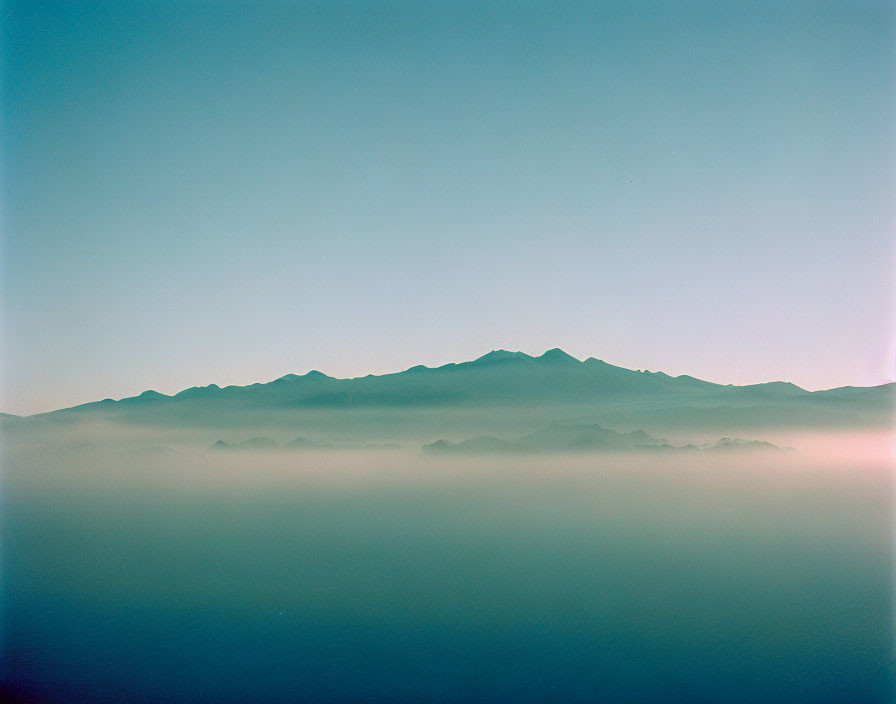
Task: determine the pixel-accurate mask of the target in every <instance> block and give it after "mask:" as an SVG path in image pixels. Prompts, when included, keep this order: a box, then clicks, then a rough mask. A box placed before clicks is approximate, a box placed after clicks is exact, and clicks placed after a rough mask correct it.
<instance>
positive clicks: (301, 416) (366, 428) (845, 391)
mask: <svg viewBox="0 0 896 704" xmlns="http://www.w3.org/2000/svg"><path fill="white" fill-rule="evenodd" d="M893 408H894V384H885V385H882V386H877V387H868V388H856V387H842V388H839V389H831V390H826V391H816V392H810V391H807V390H805V389H802V388H800V387H798V386H796V385H794V384H791V383H787V382H770V383H765V384H753V385H748V386H733V385H722V384H715V383H711V382H708V381H703V380H700V379H697V378H694V377H692V376H688V375H681V376H676V377H672V376H670V375H668V374H665V373H663V372H660V371H655V372H651V371H634V370H631V369H625V368H623V367H617V366H614V365H612V364H608V363H606V362H603V361H601V360H599V359H595V358H593V357H589V358H588V359H586V360H584V361H579V360H577V359H576V358H574V357H572V356H571V355H569V354H567V353H565V352H564V351H562V350H560V349H552V350H548V351H547V352H545V353H544V354H543V355H541V356H540V357H533V356H530V355H528V354H525V353H523V352H508V351H506V350H495V351H492V352H489V353H488V354H486V355H483V356H482V357H479V358H478V359H475V360H473V361H469V362H462V363H459V364H453V363H452V364H446V365H443V366H440V367H426V366H423V365H418V366H415V367H411V368H410V369H407V370H406V371H403V372H398V373H394V374H384V375H380V376H374V375H367V376H364V377H358V378H354V379H336V378H333V377H330V376H327V375H326V374H323V373H322V372H319V371H316V370H315V371H311V372H308V373H307V374H303V375H296V374H287V375H285V376H283V377H280V378H279V379H275V380H274V381H271V382H268V383H255V384H250V385H248V386H225V387H221V386H218V385H216V384H210V385H208V386H202V387H191V388H188V389H184V390H183V391H181V392H179V393H177V394H174V395H173V396H167V395H165V394H161V393H158V392H156V391H152V390H149V391H145V392H143V393H142V394H140V395H138V396H134V397H131V398H124V399H121V400H119V401H115V400H112V399H105V400H103V401H98V402H94V403H88V404H84V405H81V406H76V407H73V408H68V409H62V410H59V411H54V412H51V413H45V414H40V415H36V416H30V417H28V418H26V419H20V418H16V417H9V416H5V417H4V418H3V425H4V426H5V427H7V428H10V427H12V426H15V425H18V424H19V423H20V422H22V421H23V420H24V421H30V422H41V423H47V422H48V423H52V424H54V425H55V424H58V423H63V424H64V423H70V422H75V423H80V422H89V423H98V422H99V423H130V424H139V425H144V424H145V425H163V426H178V425H190V426H204V427H225V426H226V427H245V428H248V427H253V428H260V429H262V432H263V431H264V429H265V428H270V427H274V426H278V427H282V428H284V434H286V433H287V430H286V429H288V428H292V429H295V430H298V431H299V432H302V433H306V432H310V433H313V434H314V435H316V436H317V437H326V438H327V440H331V439H336V440H337V441H338V442H346V441H349V442H355V441H371V440H377V441H378V440H380V439H383V438H384V433H386V432H387V431H390V433H391V434H390V435H389V437H387V438H385V439H389V440H391V439H397V438H398V437H399V436H402V435H407V434H418V435H419V434H421V433H422V434H430V433H433V432H438V431H439V430H440V429H443V428H447V426H448V425H450V426H451V428H452V429H456V430H457V432H458V433H460V432H465V433H466V432H467V431H470V430H473V431H475V429H476V428H478V427H482V426H483V424H485V425H488V426H489V429H490V431H491V432H495V431H501V432H496V434H498V435H500V434H508V433H519V432H520V431H525V430H528V431H532V430H533V429H538V428H540V427H543V426H544V425H546V424H548V423H550V422H551V421H555V420H560V421H563V422H565V423H567V424H569V423H592V424H594V423H600V424H603V425H609V426H612V427H616V428H620V429H626V428H628V429H635V428H646V429H650V430H653V429H656V428H682V429H694V428H718V429H723V430H725V431H726V432H729V430H728V429H736V428H740V427H758V426H775V425H779V424H789V425H800V426H830V425H852V426H889V424H890V423H891V422H892V419H893ZM502 423H503V424H505V425H506V427H499V426H501V424H502ZM391 431H394V432H391ZM256 432H257V431H256ZM469 434H472V433H469ZM295 435H296V433H293V435H292V437H295ZM430 437H432V435H431V434H430ZM288 440H289V437H288V436H287V437H281V438H280V442H281V443H285V442H287V441H288Z"/></svg>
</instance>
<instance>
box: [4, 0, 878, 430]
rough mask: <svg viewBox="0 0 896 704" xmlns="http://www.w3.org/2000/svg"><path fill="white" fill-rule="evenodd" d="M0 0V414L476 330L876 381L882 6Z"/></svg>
mask: <svg viewBox="0 0 896 704" xmlns="http://www.w3.org/2000/svg"><path fill="white" fill-rule="evenodd" d="M2 16H3V37H2V51H3V55H2V60H3V86H2V87H3V142H2V149H3V203H2V205H3V238H2V303H3V305H2V339H3V344H2V353H3V369H4V371H3V382H4V387H5V388H4V395H3V400H2V408H0V410H3V411H8V412H14V413H33V412H39V411H45V410H50V409H53V408H58V407H62V406H68V405H73V404H76V403H81V402H86V401H91V400H97V399H101V398H104V397H109V396H111V397H114V398H120V397H122V396H129V395H134V394H137V393H139V392H141V391H143V390H145V389H148V388H153V389H156V390H159V391H162V392H165V393H172V392H175V391H178V390H180V389H182V388H185V387H188V386H193V385H204V384H208V383H211V382H215V383H218V384H220V385H225V384H246V383H251V382H255V381H267V380H270V379H273V378H276V377H279V376H281V375H283V374H285V373H288V372H295V373H303V372H305V371H308V370H309V369H312V368H316V369H319V370H321V371H324V372H326V373H329V374H331V375H334V376H356V375H362V374H366V373H368V372H373V373H382V372H389V371H397V370H400V369H404V368H407V367H409V366H411V365H414V364H418V363H424V364H429V365H437V364H442V363H445V362H449V361H462V360H466V359H471V358H474V357H477V356H479V355H481V354H483V353H485V352H487V351H489V350H490V349H493V348H505V349H511V350H518V349H519V350H523V351H526V352H529V353H531V354H540V353H541V352H543V351H544V350H545V349H547V348H550V347H557V346H559V347H562V348H563V349H565V350H566V351H568V352H570V353H571V354H573V355H575V356H578V357H580V358H585V357H588V356H595V357H598V358H601V359H604V360H606V361H608V362H611V363H614V364H619V365H621V366H626V367H630V368H635V369H643V368H646V369H651V370H657V369H660V370H664V371H666V372H669V373H672V374H681V373H689V374H692V375H695V376H698V377H701V378H705V379H709V380H712V381H719V382H724V383H729V382H731V383H751V382H758V381H768V380H774V379H786V380H791V381H794V382H796V383H798V384H800V385H802V386H804V387H806V388H810V389H818V388H827V387H833V386H840V385H845V384H853V385H871V384H878V383H882V382H885V381H888V380H892V379H893V376H894V368H893V365H894V339H896V338H894V323H893V317H894V309H896V305H894V296H896V294H894V285H893V270H894V265H896V245H894V227H896V208H894V194H896V88H894V86H896V5H894V4H893V3H890V2H886V1H883V2H877V3H870V2H866V3H859V2H852V3H837V2H834V3H825V2H820V1H815V0H813V1H812V2H805V3H799V2H786V3H784V2H782V3H777V2H775V3H755V2H754V3H743V2H731V3H721V2H711V3H699V2H687V3H685V2H679V3H675V2H673V3H671V4H669V3H650V2H634V3H597V2H594V3H583V4H568V3H543V4H542V3H511V2H507V3H497V2H492V3H412V2H404V3H379V2H345V3H339V4H335V3H304V4H303V3H279V4H274V3H267V4H264V3H250V2H232V3H214V2H194V3H185V2H172V3H163V2H142V3H136V2H131V3H116V2H98V3H88V4H81V3H77V2H68V1H67V2H64V3H60V4H44V3H39V2H27V3H16V2H6V3H4V5H3V9H2Z"/></svg>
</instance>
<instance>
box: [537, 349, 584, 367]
mask: <svg viewBox="0 0 896 704" xmlns="http://www.w3.org/2000/svg"><path fill="white" fill-rule="evenodd" d="M538 359H539V360H540V361H542V362H560V363H563V364H569V363H571V362H575V363H576V364H579V360H577V359H576V358H575V357H573V356H572V355H571V354H567V353H566V352H564V351H563V350H561V349H560V348H559V347H554V348H553V349H550V350H548V351H547V352H545V353H544V354H543V355H541V357H538Z"/></svg>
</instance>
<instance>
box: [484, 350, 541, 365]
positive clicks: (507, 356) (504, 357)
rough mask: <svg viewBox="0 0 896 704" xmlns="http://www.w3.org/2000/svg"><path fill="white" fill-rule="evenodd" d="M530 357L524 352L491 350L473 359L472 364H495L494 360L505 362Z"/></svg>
mask: <svg viewBox="0 0 896 704" xmlns="http://www.w3.org/2000/svg"><path fill="white" fill-rule="evenodd" d="M521 359H532V357H530V356H529V355H527V354H526V353H525V352H508V351H507V350H492V351H491V352H489V353H488V354H484V355H482V356H481V357H479V358H478V359H474V360H473V363H474V364H495V363H496V362H507V361H510V360H521Z"/></svg>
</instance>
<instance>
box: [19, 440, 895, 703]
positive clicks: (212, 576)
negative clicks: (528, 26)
mask: <svg viewBox="0 0 896 704" xmlns="http://www.w3.org/2000/svg"><path fill="white" fill-rule="evenodd" d="M283 435H284V436H283V437H277V438H275V439H276V441H277V443H278V444H279V445H282V444H285V443H286V442H287V441H288V440H289V437H288V434H286V433H284V434H283ZM249 437H251V436H249V434H248V433H245V437H244V436H242V435H239V434H233V435H230V436H228V437H226V438H217V437H216V436H215V435H214V434H211V435H207V434H201V433H200V434H197V433H195V432H194V433H191V432H186V431H178V432H171V433H169V434H167V435H165V434H160V433H159V432H158V431H148V430H147V431H143V430H140V429H136V428H127V429H125V428H118V430H117V431H116V433H111V434H110V432H109V430H108V429H107V428H99V429H87V430H85V429H84V428H71V429H69V430H68V431H65V432H63V433H56V434H54V435H53V436H52V437H49V436H46V437H39V436H37V435H35V436H33V437H29V436H18V437H13V438H11V439H10V438H7V442H6V444H5V447H4V467H3V479H4V481H3V494H2V501H3V506H2V508H3V513H2V516H3V526H2V528H3V536H4V540H3V564H2V568H3V575H4V585H3V586H4V600H3V601H4V621H3V633H2V637H3V653H4V654H3V660H2V675H3V679H2V681H3V687H4V690H3V691H4V692H5V693H15V694H16V695H17V696H20V697H24V700H25V701H32V700H33V701H50V702H57V701H58V702H63V701H74V700H78V701H154V702H155V701H169V702H187V701H191V702H192V701H199V702H229V701H233V702H237V701H239V702H245V701H265V702H270V701H274V702H276V701H282V702H293V701H384V702H385V701H389V702H401V701H408V702H410V701H420V700H421V699H422V700H427V701H446V702H447V701H477V700H478V701H546V700H550V701H589V702H593V701H612V702H625V701H725V702H754V701H767V702H772V701H788V702H813V703H815V702H822V701H843V702H846V701H849V702H885V701H891V696H892V694H893V692H894V690H893V668H892V662H893V660H892V657H893V619H892V615H893V611H892V601H893V599H892V594H893V573H894V570H893V567H894V561H893V475H892V461H891V460H892V454H891V451H892V444H891V443H892V438H891V437H890V436H888V435H886V434H881V433H878V434H856V433H851V434H844V435H843V436H842V437H839V438H836V439H835V438H834V436H832V435H831V434H823V435H821V436H816V437H814V438H813V436H810V435H799V434H798V433H796V432H794V433H790V434H788V433H786V432H783V431H781V432H780V433H779V434H778V436H777V437H774V438H772V439H773V440H776V441H778V442H780V443H781V444H782V445H789V446H792V447H795V448H796V450H797V451H796V452H793V453H790V452H786V453H784V452H777V453H776V452H732V453H698V454H688V455H677V454H671V455H670V454H642V453H635V454H632V453H621V454H611V453H544V454H532V455H514V456H501V455H490V456H431V455H425V454H424V453H423V452H422V450H421V447H422V442H420V443H419V444H408V445H405V446H403V447H400V448H394V447H375V448H363V447H358V448H353V449H344V448H343V449H339V448H332V447H330V448H319V447H318V448H314V447H312V448H310V449H304V450H285V449H283V448H282V447H280V448H278V449H273V450H259V451H252V450H245V451H241V452H232V453H228V452H214V451H209V450H208V447H209V446H210V444H211V443H212V442H214V440H216V439H223V440H225V441H226V442H228V443H239V442H242V441H244V440H246V439H249ZM766 437H767V436H766ZM431 439H435V438H426V439H424V441H429V440H431ZM825 442H827V444H824V443H825ZM850 443H853V444H850ZM859 448H863V449H862V450H861V452H859V451H858V449H859Z"/></svg>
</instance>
